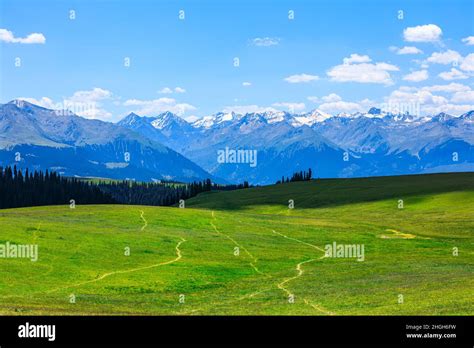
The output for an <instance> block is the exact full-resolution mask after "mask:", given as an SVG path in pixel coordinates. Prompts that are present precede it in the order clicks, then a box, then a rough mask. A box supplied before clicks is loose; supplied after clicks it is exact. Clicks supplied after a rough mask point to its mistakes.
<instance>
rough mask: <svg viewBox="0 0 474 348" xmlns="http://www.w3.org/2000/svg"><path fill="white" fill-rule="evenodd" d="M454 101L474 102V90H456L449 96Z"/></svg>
mask: <svg viewBox="0 0 474 348" xmlns="http://www.w3.org/2000/svg"><path fill="white" fill-rule="evenodd" d="M451 101H452V102H454V103H474V91H472V90H470V91H462V92H456V93H454V95H453V96H452V98H451Z"/></svg>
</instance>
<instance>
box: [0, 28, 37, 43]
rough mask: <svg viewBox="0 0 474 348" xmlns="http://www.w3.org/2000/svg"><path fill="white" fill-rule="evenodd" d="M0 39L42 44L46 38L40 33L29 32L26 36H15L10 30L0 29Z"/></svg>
mask: <svg viewBox="0 0 474 348" xmlns="http://www.w3.org/2000/svg"><path fill="white" fill-rule="evenodd" d="M0 41H3V42H7V43H20V44H44V43H45V42H46V38H45V37H44V35H43V34H41V33H31V34H29V35H28V36H26V37H15V35H13V32H11V31H10V30H7V29H0Z"/></svg>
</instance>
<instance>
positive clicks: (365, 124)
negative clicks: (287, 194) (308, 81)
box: [119, 107, 474, 184]
mask: <svg viewBox="0 0 474 348" xmlns="http://www.w3.org/2000/svg"><path fill="white" fill-rule="evenodd" d="M473 115H474V111H470V112H468V113H465V114H463V115H461V116H459V117H454V116H451V115H447V114H445V113H441V114H438V115H434V116H433V117H418V116H413V115H409V114H392V113H387V112H384V111H383V110H381V109H378V108H375V107H373V108H370V109H369V110H368V112H367V113H361V112H356V113H353V114H339V115H330V114H328V113H325V112H323V111H320V110H317V109H316V110H313V111H311V112H308V113H303V114H291V113H288V112H284V111H267V112H261V113H247V114H237V113H234V112H219V113H216V114H214V115H210V116H206V117H203V118H202V119H199V120H197V121H195V122H193V123H188V122H186V121H184V120H183V119H181V118H180V117H179V116H177V115H170V113H169V112H168V113H164V114H160V115H158V116H156V117H153V118H152V119H153V120H152V121H151V122H150V118H142V119H141V123H140V124H141V126H140V128H141V129H145V128H147V127H148V126H149V125H150V124H151V125H152V126H153V124H159V125H160V127H153V128H154V129H151V128H150V133H151V135H147V136H149V137H151V138H153V139H160V141H161V142H163V144H166V145H167V146H169V147H171V148H173V149H175V150H176V151H178V152H180V153H181V154H183V155H184V156H186V157H188V158H190V159H191V160H193V161H195V162H196V163H198V164H199V165H201V166H202V167H203V168H205V169H206V170H208V171H209V172H211V173H213V174H215V175H217V176H220V177H223V178H226V179H227V180H230V181H239V180H250V181H251V182H252V183H257V184H266V183H270V182H273V181H275V180H277V179H279V176H281V175H290V174H291V173H293V172H294V171H296V170H301V169H304V168H308V167H311V168H313V169H314V171H315V175H316V176H319V177H348V176H373V175H396V174H414V173H423V172H427V171H428V172H429V171H433V170H434V171H436V170H437V169H436V168H438V169H439V170H440V171H447V170H452V171H466V170H468V171H469V170H474V158H473V150H474V148H473V144H474V122H473ZM127 117H128V116H127ZM127 117H126V118H125V119H123V120H122V121H120V122H119V124H120V125H121V126H123V127H127V128H133V129H137V128H136V127H135V126H133V125H130V124H128V122H125V120H126V119H127ZM171 125H172V126H171ZM163 130H165V131H163ZM143 134H145V133H143ZM225 147H229V148H234V149H255V150H257V151H258V159H259V164H258V166H256V167H255V168H250V166H248V165H245V164H242V163H238V164H231V163H218V162H217V161H216V152H217V151H219V150H220V149H223V148H225ZM455 153H456V154H457V158H456V156H455ZM453 156H454V157H453ZM453 158H454V159H456V160H453Z"/></svg>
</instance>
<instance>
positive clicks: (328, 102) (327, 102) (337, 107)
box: [318, 93, 374, 114]
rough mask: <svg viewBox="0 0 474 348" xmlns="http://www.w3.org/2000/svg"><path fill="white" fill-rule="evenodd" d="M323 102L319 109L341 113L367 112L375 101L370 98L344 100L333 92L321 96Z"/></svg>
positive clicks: (330, 112)
mask: <svg viewBox="0 0 474 348" xmlns="http://www.w3.org/2000/svg"><path fill="white" fill-rule="evenodd" d="M321 100H322V102H323V103H321V104H320V105H319V107H318V109H319V110H321V111H324V112H327V113H329V114H339V113H354V112H365V111H367V109H368V108H369V107H371V106H373V105H374V102H373V101H371V100H369V99H364V100H361V101H359V102H350V101H344V100H343V99H342V98H341V97H340V96H339V95H337V94H336V93H331V94H329V95H327V96H324V97H322V98H321Z"/></svg>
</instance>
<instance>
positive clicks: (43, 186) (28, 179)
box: [0, 166, 249, 209]
mask: <svg viewBox="0 0 474 348" xmlns="http://www.w3.org/2000/svg"><path fill="white" fill-rule="evenodd" d="M247 187H249V184H248V182H244V183H243V184H239V185H217V184H214V183H212V182H211V180H210V179H206V180H204V181H201V182H193V183H188V184H184V183H172V182H162V183H142V182H134V181H126V180H123V181H105V180H103V181H99V182H98V183H97V182H93V181H91V180H87V179H79V178H69V177H61V176H60V175H59V174H57V173H56V172H49V171H48V170H46V171H45V172H44V173H43V172H42V171H34V172H30V171H29V170H28V169H25V170H24V171H22V170H20V169H17V167H16V166H14V167H13V168H12V167H10V166H8V167H6V168H2V167H0V209H2V208H18V207H33V206H41V205H59V204H70V203H71V200H74V204H133V205H157V206H170V205H173V204H176V203H178V202H179V201H180V200H181V199H183V200H185V199H188V198H191V197H194V196H196V195H197V194H199V193H201V192H206V191H211V190H236V189H242V188H247Z"/></svg>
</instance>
